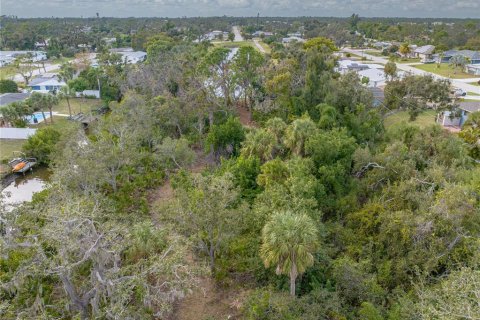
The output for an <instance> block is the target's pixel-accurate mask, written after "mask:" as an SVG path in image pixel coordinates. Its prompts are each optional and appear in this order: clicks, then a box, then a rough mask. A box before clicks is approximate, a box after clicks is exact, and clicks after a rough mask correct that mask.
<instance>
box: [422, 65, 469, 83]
mask: <svg viewBox="0 0 480 320" xmlns="http://www.w3.org/2000/svg"><path fill="white" fill-rule="evenodd" d="M413 67H415V68H417V69H420V70H424V71H428V72H432V73H435V74H438V75H440V76H444V77H450V78H452V79H468V78H471V77H472V75H471V74H468V73H465V72H463V71H461V70H459V69H458V68H457V69H455V68H453V67H452V66H450V65H449V64H448V63H441V64H440V67H438V64H436V63H429V64H419V65H416V66H413Z"/></svg>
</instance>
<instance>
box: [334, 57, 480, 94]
mask: <svg viewBox="0 0 480 320" xmlns="http://www.w3.org/2000/svg"><path fill="white" fill-rule="evenodd" d="M342 51H344V52H347V53H352V54H355V55H359V56H363V57H365V58H367V59H368V60H372V61H373V62H377V63H382V64H386V63H387V62H389V60H388V59H386V58H382V57H376V56H372V55H370V54H366V53H365V52H363V50H358V49H350V48H342ZM369 62H370V61H369ZM397 68H398V69H399V70H402V71H406V72H410V73H412V74H416V75H431V76H433V77H434V78H435V79H449V80H450V81H451V83H452V85H453V86H454V87H456V88H459V89H462V90H463V91H465V92H473V93H476V94H478V95H480V86H474V85H472V84H469V83H466V82H475V81H478V80H480V77H477V78H474V77H472V78H471V79H450V78H446V77H443V76H440V75H437V74H435V73H432V72H428V71H423V70H420V69H417V68H415V67H412V66H409V65H406V64H402V63H397ZM465 98H466V99H472V100H480V96H472V95H470V96H468V97H465Z"/></svg>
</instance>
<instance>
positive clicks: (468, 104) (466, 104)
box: [458, 101, 480, 113]
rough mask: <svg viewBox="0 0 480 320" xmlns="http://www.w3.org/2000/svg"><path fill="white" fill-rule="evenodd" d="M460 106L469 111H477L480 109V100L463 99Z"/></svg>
mask: <svg viewBox="0 0 480 320" xmlns="http://www.w3.org/2000/svg"><path fill="white" fill-rule="evenodd" d="M458 108H459V109H462V110H464V111H466V112H469V113H473V112H477V111H480V101H462V102H459V103H458Z"/></svg>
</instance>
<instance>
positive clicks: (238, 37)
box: [232, 26, 243, 42]
mask: <svg viewBox="0 0 480 320" xmlns="http://www.w3.org/2000/svg"><path fill="white" fill-rule="evenodd" d="M232 32H233V34H235V39H233V41H234V42H240V41H243V37H242V33H241V32H240V28H239V27H238V26H233V27H232Z"/></svg>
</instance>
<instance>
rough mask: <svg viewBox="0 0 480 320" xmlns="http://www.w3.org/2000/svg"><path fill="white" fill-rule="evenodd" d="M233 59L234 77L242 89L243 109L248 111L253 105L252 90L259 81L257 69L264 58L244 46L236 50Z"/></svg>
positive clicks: (252, 49) (251, 48) (254, 50)
mask: <svg viewBox="0 0 480 320" xmlns="http://www.w3.org/2000/svg"><path fill="white" fill-rule="evenodd" d="M233 59H234V70H235V77H236V78H237V80H238V84H239V85H240V87H241V88H242V94H243V97H244V103H245V107H247V109H249V108H250V105H251V104H252V103H253V96H254V92H253V91H254V88H255V86H256V85H257V84H258V82H259V79H260V75H259V72H258V68H260V66H261V65H262V64H263V61H264V58H263V55H262V54H261V53H260V52H258V51H257V50H256V49H255V48H253V47H251V46H244V47H240V49H238V51H237V53H236V54H235V57H234V58H233ZM249 101H250V103H249Z"/></svg>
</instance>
